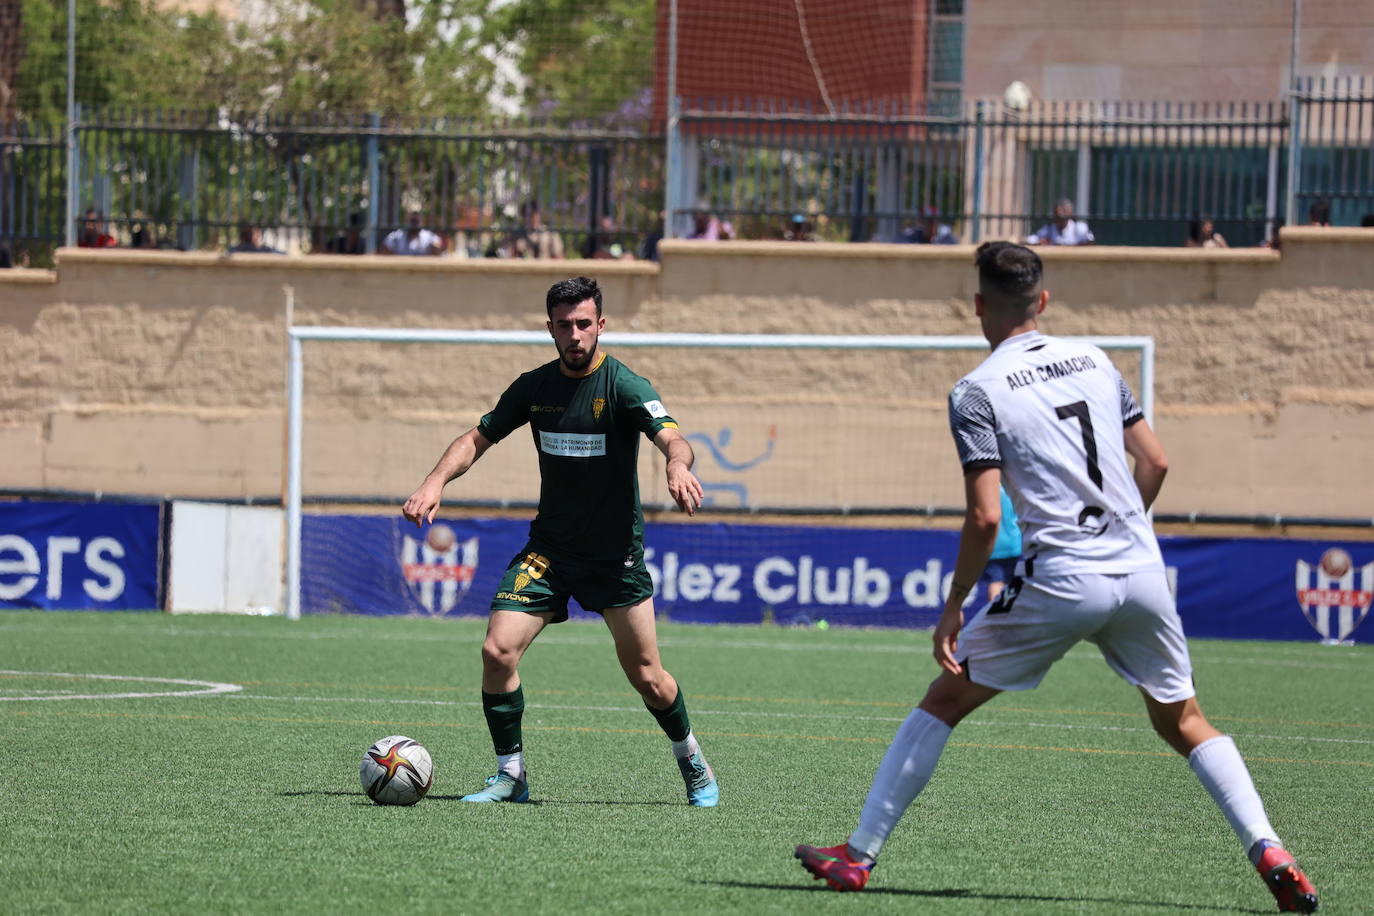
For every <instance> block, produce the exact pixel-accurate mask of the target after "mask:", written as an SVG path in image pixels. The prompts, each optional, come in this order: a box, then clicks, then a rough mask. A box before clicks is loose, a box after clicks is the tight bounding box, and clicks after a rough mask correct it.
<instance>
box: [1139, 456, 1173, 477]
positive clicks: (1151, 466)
mask: <svg viewBox="0 0 1374 916" xmlns="http://www.w3.org/2000/svg"><path fill="white" fill-rule="evenodd" d="M1140 463H1141V464H1143V465H1144V470H1145V472H1146V473H1147V474H1149V476H1150V477H1153V478H1154V479H1156V480H1161V481H1162V480H1163V479H1164V475H1166V474H1168V473H1169V456H1168V455H1166V454H1164V450H1163V449H1156V450H1155V451H1153V452H1151V453H1149V454H1148V455H1144V456H1142V457H1141V459H1140Z"/></svg>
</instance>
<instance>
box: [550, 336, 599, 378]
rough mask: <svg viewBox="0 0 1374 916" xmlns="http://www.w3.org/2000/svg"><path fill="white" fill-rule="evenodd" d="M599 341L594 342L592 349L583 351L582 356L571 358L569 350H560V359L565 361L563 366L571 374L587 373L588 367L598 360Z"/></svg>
mask: <svg viewBox="0 0 1374 916" xmlns="http://www.w3.org/2000/svg"><path fill="white" fill-rule="evenodd" d="M598 343H599V341H596V340H594V341H592V345H591V347H589V348H588V349H586V350H583V351H582V355H581V356H576V357H574V356H569V355H568V351H567V350H559V351H558V358H559V359H561V360H562V361H563V365H564V367H565V368H567V369H568V371H570V372H586V371H587V367H588V366H590V365H591V364H592V360H594V359H596V348H597V345H598Z"/></svg>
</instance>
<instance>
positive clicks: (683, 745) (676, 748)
mask: <svg viewBox="0 0 1374 916" xmlns="http://www.w3.org/2000/svg"><path fill="white" fill-rule="evenodd" d="M700 750H701V745H699V744H697V736H696V735H694V734H692V733H691V732H690V731H689V732H688V733H687V737H686V738H683V739H682V740H681V741H674V742H673V756H674V757H676V758H678V759H679V760H681V759H682V758H684V757H690V756H692V755H693V754H695V753H696V752H697V751H700Z"/></svg>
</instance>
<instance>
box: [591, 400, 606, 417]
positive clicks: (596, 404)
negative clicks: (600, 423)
mask: <svg viewBox="0 0 1374 916" xmlns="http://www.w3.org/2000/svg"><path fill="white" fill-rule="evenodd" d="M605 409H606V399H605V398H592V419H593V420H600V419H601V411H603V410H605Z"/></svg>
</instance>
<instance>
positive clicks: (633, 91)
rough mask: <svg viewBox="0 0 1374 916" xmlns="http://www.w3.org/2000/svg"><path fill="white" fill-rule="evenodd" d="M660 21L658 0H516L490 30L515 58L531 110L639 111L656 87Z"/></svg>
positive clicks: (493, 16) (496, 13)
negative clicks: (656, 42)
mask: <svg viewBox="0 0 1374 916" xmlns="http://www.w3.org/2000/svg"><path fill="white" fill-rule="evenodd" d="M654 26H655V0H513V2H511V3H509V4H506V5H497V6H496V8H495V9H493V10H491V12H490V15H489V18H488V20H487V34H488V35H489V36H490V38H491V41H492V43H493V45H494V46H495V47H497V48H499V49H500V50H501V52H502V53H503V54H505V55H507V56H509V57H511V58H513V59H514V60H515V61H516V64H517V67H518V69H519V71H520V74H521V76H522V78H523V81H524V84H525V85H524V92H523V95H524V98H523V102H524V107H525V109H526V110H527V111H529V112H531V113H535V114H549V115H552V116H554V117H573V118H578V117H594V116H602V115H610V114H622V115H625V116H627V117H630V118H634V117H637V116H639V115H641V114H642V113H643V112H644V111H645V110H646V109H647V105H648V100H649V92H650V91H651V90H652V87H653V82H654Z"/></svg>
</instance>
